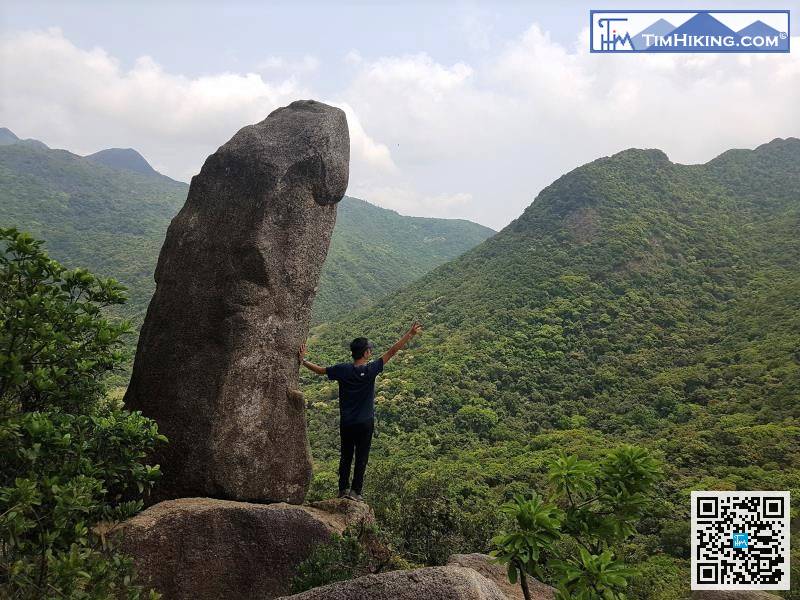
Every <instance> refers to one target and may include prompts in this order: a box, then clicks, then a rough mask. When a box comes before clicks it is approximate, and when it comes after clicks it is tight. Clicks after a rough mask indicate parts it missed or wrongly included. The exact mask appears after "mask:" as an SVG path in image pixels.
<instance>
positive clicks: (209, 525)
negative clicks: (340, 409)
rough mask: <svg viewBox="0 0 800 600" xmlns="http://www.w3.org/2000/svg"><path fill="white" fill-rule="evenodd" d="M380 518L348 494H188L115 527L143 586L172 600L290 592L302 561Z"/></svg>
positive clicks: (256, 598) (257, 598)
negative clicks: (258, 498)
mask: <svg viewBox="0 0 800 600" xmlns="http://www.w3.org/2000/svg"><path fill="white" fill-rule="evenodd" d="M360 523H366V524H370V523H374V516H373V514H372V511H371V510H370V508H369V507H368V506H367V505H366V504H363V503H358V502H351V501H349V500H327V501H324V502H318V503H316V504H313V505H311V506H297V505H293V504H284V503H278V504H250V503H246V502H233V501H230V500H212V499H210V498H181V499H179V500H167V501H165V502H161V503H159V504H156V505H155V506H151V507H150V508H148V509H147V510H145V511H144V512H142V513H140V514H138V515H136V516H135V517H133V518H132V519H129V520H128V521H125V522H124V523H123V524H122V525H121V526H120V528H119V529H118V530H115V531H114V533H113V534H111V535H113V539H114V540H115V545H116V547H117V548H119V549H120V550H121V551H122V552H124V553H125V554H127V555H129V556H132V557H133V559H134V565H135V568H136V572H137V574H138V581H139V583H141V584H142V585H145V586H148V587H153V588H155V589H156V590H157V591H159V592H161V593H162V594H163V595H164V598H165V599H168V600H217V599H219V598H236V599H237V600H250V599H252V600H267V599H269V598H275V597H277V596H280V595H282V594H287V593H289V591H290V585H291V581H292V577H293V576H294V572H295V568H296V567H297V565H298V564H299V563H301V562H302V561H303V560H305V559H306V558H307V557H308V556H309V554H310V553H311V551H312V550H313V549H314V547H315V546H316V545H318V544H321V543H325V542H328V541H330V539H331V534H333V533H339V534H341V533H342V532H343V531H344V530H345V528H346V527H348V526H354V527H355V526H358V524H360Z"/></svg>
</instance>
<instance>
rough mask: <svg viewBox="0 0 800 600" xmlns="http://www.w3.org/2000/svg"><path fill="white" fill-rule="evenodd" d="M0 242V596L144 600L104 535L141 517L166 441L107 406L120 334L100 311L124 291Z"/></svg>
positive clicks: (15, 236) (34, 248) (26, 239)
mask: <svg viewBox="0 0 800 600" xmlns="http://www.w3.org/2000/svg"><path fill="white" fill-rule="evenodd" d="M0 243H2V244H3V246H2V248H1V249H2V253H0V408H2V413H0V414H1V415H2V419H1V420H0V462H2V464H3V469H2V472H0V596H2V597H8V598H19V599H29V598H30V599H34V598H35V599H39V598H75V599H78V598H80V599H100V598H124V597H127V598H140V597H141V596H142V594H143V591H142V590H141V588H139V587H138V586H136V585H134V584H133V583H132V574H133V572H132V565H131V561H130V559H128V558H126V557H124V556H122V555H120V554H119V553H117V552H115V551H114V550H113V548H111V547H110V545H109V544H108V540H107V538H106V534H107V533H108V531H109V529H113V525H114V523H116V522H117V521H120V520H122V519H126V518H128V517H130V516H132V515H133V514H135V513H136V512H138V511H139V510H141V508H142V499H141V495H142V494H143V493H145V492H147V491H148V490H149V489H150V488H151V487H152V485H153V483H154V482H155V481H156V479H157V478H158V477H159V475H160V472H159V469H158V467H157V466H155V467H154V466H149V465H147V464H146V457H147V456H148V454H149V453H150V452H151V451H152V450H153V448H154V446H155V445H156V444H157V443H159V442H163V441H165V438H164V437H163V436H161V435H159V434H158V431H157V428H156V424H155V423H154V422H153V421H152V420H150V419H147V418H145V417H143V416H142V415H141V414H140V413H130V412H127V411H124V410H122V409H120V408H119V407H117V406H116V405H115V403H112V402H107V401H106V400H105V397H104V392H105V386H104V379H103V376H104V375H105V374H106V373H108V372H109V371H110V370H112V369H114V368H115V367H117V366H118V365H119V364H120V362H121V361H122V360H123V355H122V352H121V351H120V349H119V347H120V344H121V336H122V335H123V334H124V333H125V332H126V331H127V325H126V324H124V323H121V324H120V323H112V322H110V321H108V320H107V319H106V318H105V317H104V316H103V314H102V310H103V308H104V307H106V306H109V305H111V304H117V303H120V302H123V301H124V295H123V290H122V288H121V287H120V286H119V285H118V284H117V283H116V282H115V281H113V280H99V279H97V278H95V277H94V276H93V275H91V274H89V273H87V272H86V271H83V270H75V271H68V270H66V269H65V268H64V267H63V266H61V265H60V264H58V263H57V262H55V261H52V260H50V259H49V258H48V256H47V254H45V253H44V251H43V250H42V247H41V246H42V242H39V241H36V240H33V239H32V238H31V237H30V236H28V235H26V234H23V233H20V232H18V231H16V230H14V229H0ZM149 595H150V596H151V597H154V596H155V594H154V593H152V592H151V593H150V594H149Z"/></svg>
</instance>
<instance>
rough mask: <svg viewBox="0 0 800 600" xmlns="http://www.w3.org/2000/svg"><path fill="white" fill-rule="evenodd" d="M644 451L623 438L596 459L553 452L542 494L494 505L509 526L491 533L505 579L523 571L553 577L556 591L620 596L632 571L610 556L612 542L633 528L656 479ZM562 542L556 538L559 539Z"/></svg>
mask: <svg viewBox="0 0 800 600" xmlns="http://www.w3.org/2000/svg"><path fill="white" fill-rule="evenodd" d="M660 476H661V469H660V466H659V464H658V462H657V461H656V460H655V459H654V458H653V457H652V455H651V454H650V453H649V451H648V450H645V449H643V448H637V447H635V446H629V445H624V446H621V447H619V448H617V449H615V450H613V451H611V452H610V453H609V454H608V456H607V457H606V458H605V459H603V460H602V461H600V462H598V463H594V462H591V461H587V460H580V459H578V457H577V456H566V455H563V454H562V455H561V456H560V457H558V458H557V459H556V460H554V461H552V463H551V464H550V466H549V480H550V483H551V494H550V498H549V499H547V500H545V499H544V498H542V497H541V496H539V495H537V494H534V495H533V496H532V497H531V498H529V499H526V498H524V497H522V496H519V495H518V496H515V498H514V499H513V501H512V502H510V503H508V504H506V505H504V506H503V507H502V509H501V510H502V511H503V512H504V513H506V514H508V515H510V516H512V517H513V520H512V524H513V527H512V529H510V530H509V531H505V532H503V533H501V534H499V535H497V536H496V537H495V538H494V540H493V543H494V544H495V546H496V547H497V548H496V549H495V550H494V551H493V555H494V556H496V557H497V558H498V560H500V561H501V562H504V563H506V564H508V576H509V581H511V583H515V582H516V581H517V579H519V580H520V584H521V586H522V591H523V594H524V595H525V598H530V594H529V592H528V588H527V580H526V576H527V575H534V576H537V577H539V578H544V568H545V567H546V568H547V569H549V570H550V571H551V572H553V573H555V574H556V575H557V576H558V590H559V592H558V593H559V598H562V599H564V600H566V599H568V598H578V599H581V600H590V599H592V598H606V599H608V600H617V599H622V598H624V593H623V590H624V589H625V587H626V586H627V583H628V579H629V578H630V577H631V576H632V575H634V571H633V570H632V569H630V568H628V567H627V566H626V565H625V564H623V563H622V562H621V561H619V560H618V559H616V558H615V552H614V547H615V546H616V545H617V544H619V543H621V542H623V541H624V540H626V539H627V538H629V537H630V536H631V535H633V533H635V531H636V529H635V525H636V522H637V521H638V520H639V519H640V518H641V517H642V515H643V514H644V511H645V509H646V507H647V505H648V501H649V498H648V496H649V494H650V492H651V491H652V487H653V484H654V483H655V482H656V481H657V480H658V479H659V478H660ZM559 542H563V543H559Z"/></svg>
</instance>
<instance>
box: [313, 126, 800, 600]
mask: <svg viewBox="0 0 800 600" xmlns="http://www.w3.org/2000/svg"><path fill="white" fill-rule="evenodd" d="M798 232H800V140H798V139H796V138H789V139H776V140H773V141H772V142H770V143H768V144H764V145H762V146H759V147H758V148H756V149H755V150H731V151H728V152H725V153H724V154H722V155H720V156H718V157H717V158H715V159H714V160H712V161H710V162H708V163H706V164H701V165H681V164H675V163H673V162H671V161H670V160H669V159H668V158H667V156H666V155H665V154H664V153H663V152H661V151H659V150H638V149H630V150H625V151H623V152H620V153H618V154H615V155H613V156H610V157H604V158H600V159H598V160H595V161H593V162H591V163H588V164H586V165H583V166H581V167H579V168H577V169H575V170H573V171H571V172H569V173H567V174H565V175H563V176H562V177H560V178H559V179H558V180H556V181H555V182H553V183H552V184H551V185H549V186H548V187H547V188H545V189H544V190H543V191H542V192H541V193H540V194H539V195H538V196H537V197H536V199H535V201H534V202H533V203H532V204H531V205H530V206H529V207H528V208H527V209H526V210H525V212H524V213H523V214H522V215H521V216H520V217H519V218H518V219H516V220H515V221H514V222H512V223H511V224H510V225H508V226H507V227H506V228H505V229H503V230H502V231H500V232H499V233H497V234H496V235H495V236H493V237H491V238H490V239H488V240H487V241H485V242H483V243H482V244H480V245H478V246H476V247H475V248H473V249H472V250H470V251H468V252H466V253H465V254H463V255H462V256H460V257H459V258H457V259H455V260H453V261H450V262H448V263H445V264H444V265H442V266H440V267H438V268H436V269H434V270H433V271H431V272H430V273H428V274H427V275H425V276H423V277H422V278H421V279H419V280H417V281H415V282H414V283H413V284H411V285H409V286H407V287H405V288H404V289H402V290H400V291H397V292H395V293H393V294H390V295H389V296H387V297H385V298H383V299H381V300H380V301H378V302H376V303H374V304H373V305H371V306H370V307H368V308H366V309H364V310H361V311H358V312H356V313H353V314H351V315H348V316H347V317H346V318H344V319H342V320H340V321H338V322H334V323H326V324H324V325H321V326H319V327H318V328H316V329H315V330H314V331H313V332H312V337H311V340H310V342H309V354H310V356H312V357H313V359H314V360H315V362H318V363H320V364H332V363H334V362H338V361H341V360H346V359H347V356H348V353H347V348H346V342H347V340H349V339H352V338H353V337H354V336H356V335H365V336H368V337H370V338H371V339H372V340H373V341H374V342H375V344H376V348H377V349H378V352H382V351H383V350H384V349H386V348H387V347H388V346H389V344H391V343H392V342H394V340H395V339H397V337H398V336H399V335H401V334H402V333H403V332H404V331H405V330H406V329H407V327H408V325H409V324H410V322H411V320H412V319H414V318H418V319H421V320H422V322H423V325H424V327H425V329H424V331H423V333H422V334H421V335H420V337H419V338H417V339H415V340H414V342H413V343H412V344H411V346H410V348H409V349H407V350H406V351H404V352H402V353H400V355H399V356H398V357H397V358H396V359H394V360H393V362H392V363H391V364H390V365H387V367H386V370H385V371H384V373H383V375H382V376H381V378H379V379H378V385H377V388H376V417H377V422H378V424H379V425H378V428H379V430H380V437H379V438H377V439H376V442H375V443H374V444H373V452H372V455H371V456H370V466H369V470H370V471H369V474H368V477H367V480H368V481H367V489H366V491H365V493H366V494H367V495H368V497H369V498H370V499H371V500H370V505H371V506H372V507H373V509H375V512H376V515H377V516H378V519H379V521H380V522H381V523H382V524H386V523H389V524H390V525H389V526H390V527H395V531H399V532H401V533H402V534H403V535H404V536H406V539H407V538H408V536H412V535H414V532H419V537H418V538H414V543H416V544H419V545H418V546H413V545H412V547H413V548H424V547H425V544H427V543H428V542H429V540H431V537H430V531H447V532H448V536H450V537H448V538H446V539H445V540H442V538H435V540H436V541H435V542H430V543H432V544H433V543H439V544H441V547H440V548H439V549H438V550H437V553H438V554H437V555H438V556H443V557H446V556H447V555H448V554H449V553H451V552H455V551H459V552H460V551H464V550H463V549H465V548H489V547H490V538H491V535H492V534H493V533H494V531H496V528H497V525H494V526H491V525H486V527H485V529H484V528H482V527H484V524H487V523H488V524H491V523H493V519H495V518H496V515H497V512H498V511H497V506H498V505H499V504H502V502H504V501H505V500H507V499H508V498H509V497H510V496H511V495H512V494H513V493H528V492H530V491H533V490H537V491H541V490H544V489H547V486H548V485H549V483H548V481H547V479H546V478H545V476H544V469H543V466H542V465H543V464H544V463H545V462H546V461H547V460H548V459H549V458H551V457H553V456H556V455H557V453H558V452H562V451H564V452H568V453H569V452H574V453H577V454H579V455H580V456H581V457H582V458H588V457H594V456H598V455H599V454H600V453H602V452H603V451H604V450H607V449H608V448H611V447H614V446H616V445H618V444H620V443H623V442H628V443H637V444H641V445H644V446H647V447H649V448H651V449H653V450H654V451H655V452H657V453H658V454H659V455H661V456H663V457H664V464H665V470H666V480H665V481H664V482H663V484H662V485H661V486H660V487H659V496H658V498H657V502H656V505H655V506H654V507H653V509H652V511H651V512H650V514H649V516H648V519H647V523H646V524H645V526H644V528H643V529H644V534H643V535H641V536H639V537H637V538H635V539H634V540H633V541H632V542H631V543H630V544H626V545H625V546H624V552H625V553H627V556H631V557H638V558H635V559H631V560H633V561H637V562H638V561H641V564H640V565H638V566H641V567H642V573H643V575H642V577H643V579H637V581H636V582H635V585H633V586H632V589H631V593H630V595H629V596H628V597H629V598H642V599H644V598H647V599H649V600H652V599H653V598H658V599H667V598H669V599H677V598H687V597H689V590H688V583H684V582H688V581H689V571H688V557H689V550H688V547H687V545H688V540H689V536H690V534H689V525H688V523H689V502H688V498H689V491H690V490H705V489H726V490H731V489H744V490H749V489H756V490H758V489H766V490H786V489H793V488H796V487H797V485H798V482H800V402H798V399H800V235H799V234H798ZM303 393H304V394H305V396H306V398H307V399H308V402H309V404H310V405H311V406H313V407H314V408H313V410H310V411H309V419H310V424H309V439H310V440H311V445H312V451H313V455H314V460H315V465H316V466H317V480H318V481H319V482H320V483H319V485H320V486H322V485H326V484H327V485H328V487H327V488H325V493H327V494H330V493H335V489H336V488H335V481H336V469H337V451H338V450H337V449H338V437H337V431H338V430H337V429H336V419H337V417H338V411H337V404H336V392H335V387H332V386H331V384H330V383H328V382H325V381H324V380H322V378H318V377H315V376H314V375H313V374H305V373H304V377H303ZM315 481H316V480H315ZM327 482H330V483H327ZM409 490H411V491H409ZM414 494H417V495H418V496H419V498H421V499H418V498H417V497H416V496H414ZM322 495H324V494H322ZM397 507H402V510H400V511H398V508H397ZM414 510H415V511H416V512H414V513H413V520H411V519H412V517H408V518H406V517H405V516H404V513H411V512H412V511H414ZM420 519H430V520H431V521H432V523H433V524H429V522H428V521H427V520H426V521H425V523H426V526H425V527H418V521H419V520H420ZM435 519H439V520H438V521H436V520H435ZM406 527H408V529H406ZM409 532H410V533H409ZM398 535H399V534H398ZM400 537H401V538H402V536H400ZM797 547H798V545H795V552H797ZM620 551H621V550H620ZM670 582H671V583H670ZM681 586H685V588H682V587H681ZM654 589H657V590H661V591H664V592H665V593H663V594H662V593H661V592H660V593H659V594H658V595H655V594H653V590H654ZM637 590H638V591H637ZM667 592H668V593H667Z"/></svg>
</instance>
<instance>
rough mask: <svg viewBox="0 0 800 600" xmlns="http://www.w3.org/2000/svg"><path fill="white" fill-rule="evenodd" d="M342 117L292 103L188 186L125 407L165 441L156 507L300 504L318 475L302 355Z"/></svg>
mask: <svg viewBox="0 0 800 600" xmlns="http://www.w3.org/2000/svg"><path fill="white" fill-rule="evenodd" d="M349 155H350V142H349V134H348V129H347V120H346V118H345V115H344V112H343V111H341V110H339V109H338V108H333V107H331V106H327V105H325V104H321V103H319V102H314V101H298V102H293V103H292V104H290V105H289V106H288V107H284V108H280V109H278V110H276V111H274V112H273V113H272V114H270V115H269V116H268V117H267V118H266V119H265V120H264V121H262V122H260V123H258V124H256V125H250V126H248V127H245V128H243V129H241V130H240V131H239V132H238V133H237V134H236V135H234V136H233V138H231V140H230V141H229V142H228V143H226V144H225V145H224V146H222V147H221V148H219V150H217V152H216V153H214V154H212V155H211V156H209V157H208V159H207V160H206V162H205V164H204V165H203V168H202V170H201V171H200V173H199V174H198V175H196V176H195V177H194V178H192V183H191V186H190V188H189V196H188V198H187V200H186V204H185V205H184V207H183V208H182V209H181V211H180V212H179V213H178V215H177V216H176V217H175V218H174V219H173V220H172V223H171V224H170V226H169V229H168V231H167V236H166V240H165V241H164V246H163V247H162V249H161V254H160V256H159V259H158V266H157V268H156V274H155V279H156V291H155V294H154V295H153V299H152V300H151V302H150V306H149V308H148V310H147V316H146V318H145V321H144V325H143V326H142V330H141V335H140V336H139V345H138V348H137V350H136V358H135V362H134V366H133V375H132V377H131V382H130V385H129V386H128V391H127V393H126V395H125V403H126V405H127V406H128V407H129V408H131V409H135V410H141V411H142V412H143V413H144V414H145V415H147V416H149V417H152V418H154V419H155V420H156V421H157V422H158V426H159V429H160V431H161V433H163V434H165V435H166V436H167V437H168V438H169V444H163V445H162V447H161V449H160V450H159V451H158V453H157V455H156V456H155V457H153V460H154V461H155V462H157V463H159V464H160V465H161V468H162V472H163V474H164V476H163V479H162V481H161V482H160V483H159V485H158V486H157V489H156V490H155V494H154V499H155V500H161V499H166V498H181V497H190V496H209V497H215V498H228V499H235V500H243V501H258V502H281V501H285V502H291V503H301V502H302V501H303V499H304V498H305V494H306V491H307V489H308V484H309V481H310V478H311V464H310V458H309V450H308V440H307V437H306V425H305V415H304V410H305V406H304V402H303V397H302V394H301V393H300V392H298V391H297V390H296V388H297V379H298V364H297V349H298V347H299V346H300V344H301V342H303V341H304V340H305V338H306V335H307V333H308V327H309V321H310V315H311V304H312V302H313V300H314V296H315V294H316V288H317V284H318V281H319V276H320V271H321V269H322V264H323V262H324V260H325V256H326V254H327V252H328V244H329V242H330V238H331V234H332V232H333V226H334V223H335V220H336V203H337V202H338V201H339V200H341V198H342V196H343V195H344V192H345V190H346V188H347V181H348V168H349Z"/></svg>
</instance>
